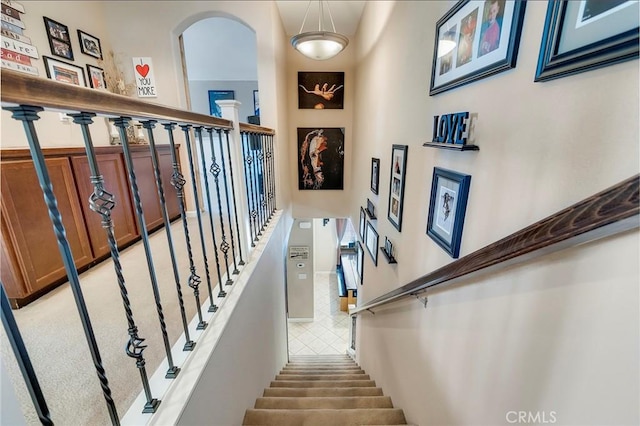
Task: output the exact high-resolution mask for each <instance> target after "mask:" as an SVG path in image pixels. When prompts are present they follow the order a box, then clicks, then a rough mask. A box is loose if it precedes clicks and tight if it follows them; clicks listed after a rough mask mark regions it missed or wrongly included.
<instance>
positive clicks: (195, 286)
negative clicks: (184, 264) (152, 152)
mask: <svg viewBox="0 0 640 426" xmlns="http://www.w3.org/2000/svg"><path fill="white" fill-rule="evenodd" d="M162 127H164V128H165V129H166V130H167V133H168V134H169V146H170V148H171V160H172V161H173V175H172V176H171V185H172V186H173V187H174V188H175V189H176V193H177V195H178V205H179V206H180V218H181V219H182V228H183V230H184V238H185V240H186V243H187V256H188V257H189V271H190V275H189V281H188V282H189V287H191V289H192V290H193V297H194V298H195V299H196V310H197V312H198V329H199V330H202V329H204V328H205V327H206V326H207V323H206V322H205V321H204V320H203V319H202V310H201V308H200V283H201V282H202V280H201V279H200V276H199V275H198V274H197V273H196V265H195V263H194V262H193V252H192V251H191V237H190V235H189V224H188V223H187V212H186V209H185V207H184V204H185V203H184V185H185V183H187V181H186V180H184V176H182V173H181V172H180V167H179V165H178V158H177V156H176V145H175V142H174V140H173V129H174V128H175V123H165V124H163V125H162ZM209 303H210V305H209V312H215V311H217V310H218V307H217V306H216V305H215V304H214V303H213V293H212V292H211V287H209Z"/></svg>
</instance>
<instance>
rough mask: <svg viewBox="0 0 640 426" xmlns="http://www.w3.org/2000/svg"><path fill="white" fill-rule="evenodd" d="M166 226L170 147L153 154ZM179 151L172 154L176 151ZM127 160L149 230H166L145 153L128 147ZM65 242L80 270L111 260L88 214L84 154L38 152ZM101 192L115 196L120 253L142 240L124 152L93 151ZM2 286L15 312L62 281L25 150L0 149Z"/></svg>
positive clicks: (172, 199) (173, 207)
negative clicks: (156, 157)
mask: <svg viewBox="0 0 640 426" xmlns="http://www.w3.org/2000/svg"><path fill="white" fill-rule="evenodd" d="M157 149H158V155H159V158H160V167H161V175H162V178H163V187H164V189H165V197H166V205H167V208H168V213H169V218H170V219H171V220H173V219H175V218H177V217H179V216H180V212H179V208H178V201H177V197H176V192H175V189H174V188H173V187H172V186H171V184H170V179H171V175H172V173H173V170H172V162H171V151H170V147H169V146H168V145H159V146H158V147H157ZM176 149H177V148H176ZM131 151H132V157H133V161H134V168H135V172H136V177H137V183H138V188H139V191H140V196H141V199H142V207H143V210H144V215H145V219H146V224H147V229H148V230H150V231H151V230H153V229H157V228H159V227H161V226H162V225H163V223H164V222H163V218H162V211H161V210H160V201H159V197H158V191H157V188H156V183H155V176H154V172H153V167H152V162H151V153H150V152H149V147H148V146H132V147H131ZM43 153H44V156H45V158H46V164H47V169H48V172H49V176H50V178H51V182H52V185H53V190H54V193H55V195H56V198H57V201H58V208H59V210H60V213H61V216H62V220H63V224H64V227H65V231H66V234H67V239H68V241H69V244H70V246H71V251H72V253H73V257H74V261H75V264H76V267H77V268H78V270H79V271H82V270H84V269H86V268H88V267H89V266H91V265H93V264H95V263H97V262H99V261H101V260H104V259H105V258H107V257H108V256H109V247H108V245H107V238H106V234H105V232H104V229H103V228H102V225H101V217H100V215H99V214H97V213H95V212H94V211H92V210H91V209H90V207H89V197H90V195H91V194H92V192H93V185H92V183H91V181H90V172H89V165H88V160H87V158H86V155H85V152H84V149H82V148H55V149H45V150H43ZM96 154H97V159H98V166H99V168H100V173H101V174H102V175H103V176H104V181H105V183H104V188H105V189H106V190H107V191H109V192H111V193H112V194H113V195H114V196H115V200H116V206H115V208H114V209H113V210H112V219H113V222H114V232H115V236H116V240H117V242H118V246H120V247H122V246H125V245H128V244H131V243H132V242H134V241H137V240H139V239H140V232H139V229H138V226H137V221H136V219H135V209H134V204H133V196H132V194H131V190H130V185H129V180H128V175H127V172H126V167H125V163H124V158H123V154H122V149H121V147H117V146H114V147H98V148H96ZM0 177H1V182H0V183H1V189H2V191H1V193H0V200H1V206H0V230H1V232H2V238H1V239H0V279H1V280H2V283H3V285H4V287H5V290H6V291H7V294H8V296H9V300H10V301H11V304H12V306H13V307H14V308H17V307H20V306H24V305H25V304H27V303H29V302H31V301H33V300H34V299H35V298H37V297H38V296H40V295H41V294H43V293H44V292H46V291H49V290H51V289H52V288H54V287H55V286H56V285H59V284H61V283H63V282H65V281H67V276H66V271H65V269H64V265H63V263H62V258H61V256H60V252H59V250H58V245H57V240H56V237H55V234H54V232H53V227H52V225H51V221H50V219H49V214H48V210H47V207H46V204H45V202H44V197H43V194H42V190H41V188H40V185H39V183H38V180H37V177H36V173H35V168H34V165H33V162H32V161H31V156H30V154H29V151H28V150H25V149H20V150H3V151H2V163H1V167H0Z"/></svg>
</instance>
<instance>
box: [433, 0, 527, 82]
mask: <svg viewBox="0 0 640 426" xmlns="http://www.w3.org/2000/svg"><path fill="white" fill-rule="evenodd" d="M525 4H526V3H525V1H524V0H516V1H505V0H486V1H470V0H462V1H460V2H458V3H456V5H455V6H454V7H453V8H452V9H451V10H449V12H447V14H446V15H444V16H443V17H442V18H441V19H440V20H439V21H438V22H437V23H436V36H435V45H434V50H433V65H432V67H431V86H430V88H429V95H436V94H438V93H442V92H444V91H446V90H451V89H454V88H456V87H459V86H462V85H464V84H468V83H471V82H472V81H476V80H480V79H482V78H485V77H488V76H490V75H493V74H496V73H499V72H502V71H506V70H508V69H510V68H515V66H516V59H517V56H518V45H519V44H520V33H521V31H522V22H523V21H524V10H525Z"/></svg>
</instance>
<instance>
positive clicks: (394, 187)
mask: <svg viewBox="0 0 640 426" xmlns="http://www.w3.org/2000/svg"><path fill="white" fill-rule="evenodd" d="M408 148H409V147H408V146H407V145H393V147H392V148H391V176H390V177H389V208H388V211H387V218H389V222H391V224H392V225H393V226H394V227H395V228H396V229H397V230H398V232H400V231H401V230H402V206H403V204H404V181H405V176H406V173H407V150H408Z"/></svg>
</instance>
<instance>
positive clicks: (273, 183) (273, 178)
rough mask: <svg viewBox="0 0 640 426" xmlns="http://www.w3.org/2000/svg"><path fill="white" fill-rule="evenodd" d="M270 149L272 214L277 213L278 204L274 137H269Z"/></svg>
mask: <svg viewBox="0 0 640 426" xmlns="http://www.w3.org/2000/svg"><path fill="white" fill-rule="evenodd" d="M269 149H270V150H271V161H270V165H271V193H270V194H269V197H270V198H271V213H272V214H273V212H275V211H276V207H277V203H276V164H275V149H274V146H273V135H271V136H269Z"/></svg>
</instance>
